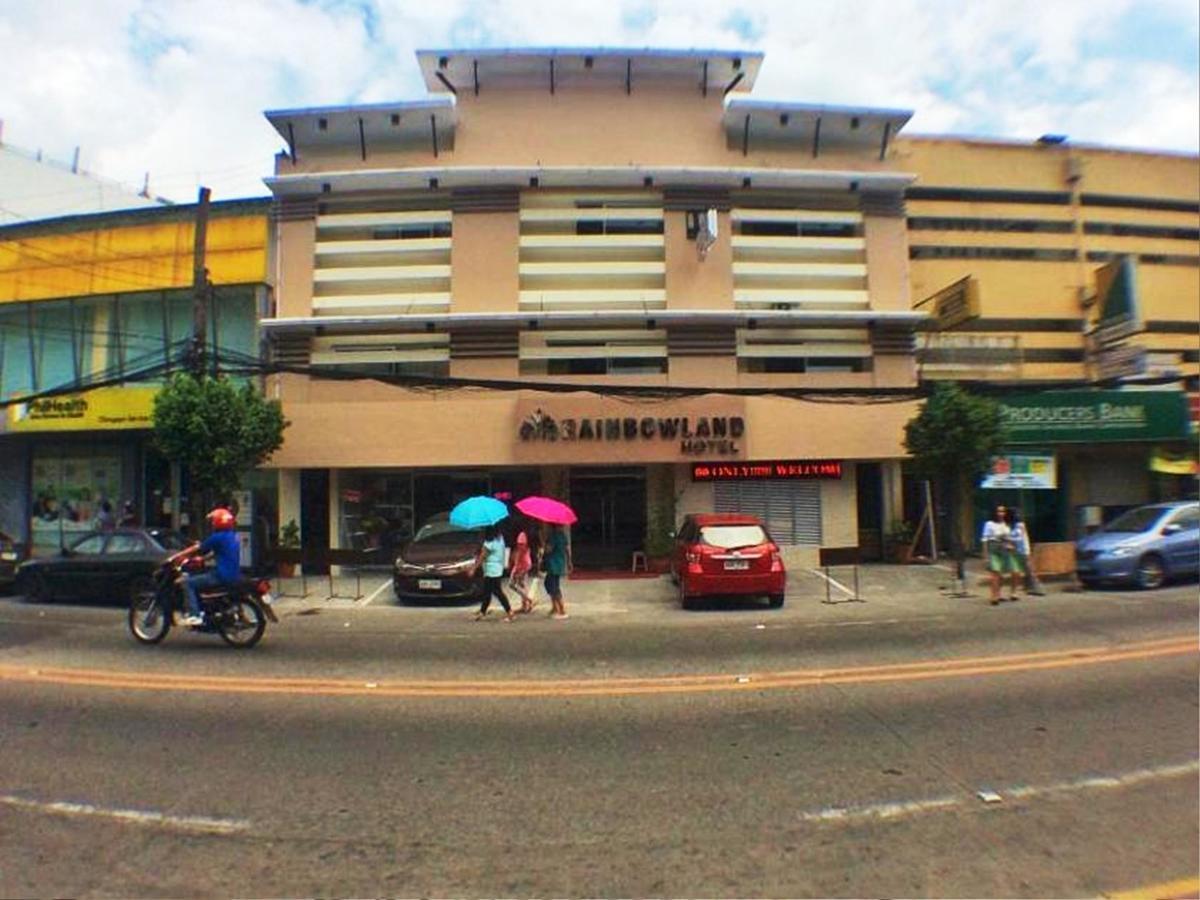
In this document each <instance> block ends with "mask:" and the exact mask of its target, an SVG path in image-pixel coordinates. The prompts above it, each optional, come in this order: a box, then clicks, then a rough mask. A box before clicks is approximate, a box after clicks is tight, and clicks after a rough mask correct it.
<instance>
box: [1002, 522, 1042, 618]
mask: <svg viewBox="0 0 1200 900" xmlns="http://www.w3.org/2000/svg"><path fill="white" fill-rule="evenodd" d="M1008 531H1009V536H1010V537H1011V538H1012V544H1013V556H1014V557H1015V559H1016V563H1017V571H1016V572H1013V582H1014V583H1015V582H1016V576H1017V574H1018V573H1019V574H1021V575H1023V576H1024V578H1025V593H1027V594H1031V595H1033V596H1035V597H1041V596H1042V595H1043V594H1044V593H1045V591H1043V590H1042V585H1041V582H1039V581H1038V577H1037V573H1036V572H1034V571H1033V565H1032V564H1031V562H1030V559H1029V558H1030V557H1031V556H1032V555H1033V547H1032V546H1031V545H1030V543H1029V530H1028V529H1027V528H1026V527H1025V522H1024V520H1023V519H1022V517H1021V511H1020V510H1019V509H1010V510H1009V511H1008ZM1010 599H1012V600H1015V599H1017V598H1016V591H1015V589H1014V591H1013V596H1012V597H1011V598H1010Z"/></svg>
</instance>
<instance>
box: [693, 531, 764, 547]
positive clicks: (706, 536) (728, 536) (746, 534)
mask: <svg viewBox="0 0 1200 900" xmlns="http://www.w3.org/2000/svg"><path fill="white" fill-rule="evenodd" d="M700 542H701V543H702V544H708V545H709V546H710V547H720V548H721V549H722V550H735V549H737V548H738V547H753V546H755V545H756V544H765V543H766V542H767V533H766V532H765V531H763V530H762V528H761V527H759V526H758V525H705V526H704V527H703V528H701V529H700Z"/></svg>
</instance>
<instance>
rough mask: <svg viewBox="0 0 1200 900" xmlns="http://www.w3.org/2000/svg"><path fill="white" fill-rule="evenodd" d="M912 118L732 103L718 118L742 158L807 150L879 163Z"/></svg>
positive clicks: (889, 112)
mask: <svg viewBox="0 0 1200 900" xmlns="http://www.w3.org/2000/svg"><path fill="white" fill-rule="evenodd" d="M912 116H913V112H912V110H910V109H879V108H876V107H865V106H864V107H856V106H820V105H814V104H808V103H774V102H769V101H762V100H748V99H744V98H741V97H735V98H731V99H730V100H729V101H728V102H727V103H726V104H725V112H724V115H723V117H722V119H723V122H724V125H725V137H726V143H727V145H728V146H729V147H731V148H740V149H741V151H742V153H744V154H745V153H749V152H750V151H751V150H762V149H771V148H775V149H779V148H787V149H795V148H797V147H801V148H804V149H810V148H811V152H812V155H813V156H814V157H817V156H820V155H821V153H822V152H826V151H831V152H834V153H845V152H847V151H860V152H861V151H867V152H877V153H878V154H879V158H880V159H883V158H884V156H885V155H886V154H887V148H888V144H889V143H890V142H891V140H892V138H894V137H895V136H896V133H897V132H898V131H900V129H901V128H903V127H904V126H905V125H906V124H907V123H908V120H909V119H911V118H912Z"/></svg>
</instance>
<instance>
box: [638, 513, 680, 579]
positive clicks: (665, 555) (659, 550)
mask: <svg viewBox="0 0 1200 900" xmlns="http://www.w3.org/2000/svg"><path fill="white" fill-rule="evenodd" d="M644 546H645V549H646V570H647V571H649V572H658V573H659V574H662V573H663V572H667V571H669V570H670V568H671V549H672V548H673V547H674V546H675V509H674V504H673V503H671V504H668V503H665V502H662V503H658V504H657V505H655V506H654V507H653V508H652V509H651V510H650V515H649V516H648V517H647V519H646V539H645V544H644Z"/></svg>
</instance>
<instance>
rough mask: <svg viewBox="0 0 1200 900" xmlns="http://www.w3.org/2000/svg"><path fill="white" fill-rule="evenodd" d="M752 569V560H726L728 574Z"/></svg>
mask: <svg viewBox="0 0 1200 900" xmlns="http://www.w3.org/2000/svg"><path fill="white" fill-rule="evenodd" d="M749 568H750V560H748V559H727V560H725V571H726V572H737V571H740V570H742V569H749Z"/></svg>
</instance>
